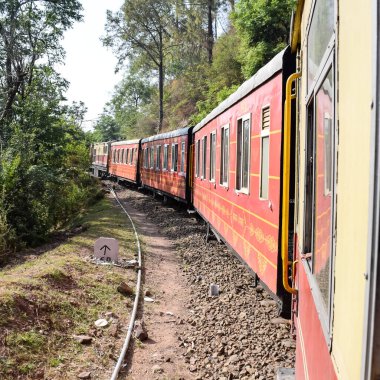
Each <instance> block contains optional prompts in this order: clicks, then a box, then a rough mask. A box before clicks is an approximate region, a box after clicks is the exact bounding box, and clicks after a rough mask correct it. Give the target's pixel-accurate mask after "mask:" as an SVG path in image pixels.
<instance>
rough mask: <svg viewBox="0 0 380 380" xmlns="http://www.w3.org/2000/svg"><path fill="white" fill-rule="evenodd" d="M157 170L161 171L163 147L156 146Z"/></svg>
mask: <svg viewBox="0 0 380 380" xmlns="http://www.w3.org/2000/svg"><path fill="white" fill-rule="evenodd" d="M156 170H161V145H157V146H156Z"/></svg>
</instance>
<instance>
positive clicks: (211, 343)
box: [118, 188, 295, 380]
mask: <svg viewBox="0 0 380 380" xmlns="http://www.w3.org/2000/svg"><path fill="white" fill-rule="evenodd" d="M118 196H119V198H120V201H121V202H123V201H126V200H127V201H128V203H129V204H130V205H131V206H132V207H133V208H135V209H137V210H138V211H140V212H143V213H144V214H145V215H146V218H147V220H149V221H151V222H152V223H154V224H155V225H157V226H158V228H159V229H160V231H161V232H162V234H164V235H165V236H167V237H168V238H169V239H170V240H171V241H173V243H174V245H175V246H176V250H177V254H178V255H179V257H180V260H181V262H182V265H181V266H182V270H183V272H184V273H185V276H186V279H187V284H186V285H187V287H188V288H189V297H188V299H187V301H186V305H185V306H186V308H187V314H186V318H185V319H184V320H182V321H180V323H183V324H184V325H185V328H184V332H183V333H182V334H181V335H180V336H178V348H179V349H180V350H181V352H182V355H183V356H184V359H185V361H186V363H187V365H188V369H189V371H190V372H191V373H192V374H194V377H195V378H197V379H243V380H244V379H245V380H247V379H258V380H264V379H274V378H275V376H276V373H277V370H278V368H280V367H287V368H292V367H293V368H294V358H295V348H294V347H295V342H294V340H293V336H292V334H291V331H290V323H289V321H287V320H284V319H282V318H278V317H277V315H278V311H277V305H276V302H275V301H274V300H272V299H271V297H270V295H269V293H267V292H266V291H265V289H263V288H262V287H261V286H258V287H255V286H254V279H253V277H252V275H251V274H250V273H249V272H248V270H247V268H246V267H245V266H243V265H242V264H241V263H240V262H239V261H238V260H237V259H236V258H235V257H234V256H233V255H232V254H231V253H230V252H229V251H228V249H227V248H226V247H225V246H224V245H222V244H219V243H218V242H216V241H211V242H209V243H208V244H206V243H205V238H204V237H205V233H206V228H205V226H204V224H203V222H202V221H200V220H199V219H197V218H196V217H195V216H194V215H192V216H189V215H188V214H187V212H186V210H185V209H184V208H182V207H181V206H180V205H179V204H175V203H173V204H172V205H170V204H169V205H165V206H163V205H162V204H161V203H160V201H159V200H157V199H153V198H152V197H151V196H149V195H146V194H143V193H141V192H137V191H135V190H130V189H125V188H118ZM210 284H217V285H218V286H219V288H220V294H219V296H217V297H209V287H210Z"/></svg>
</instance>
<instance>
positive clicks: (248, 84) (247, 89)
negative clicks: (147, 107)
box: [193, 48, 287, 133]
mask: <svg viewBox="0 0 380 380" xmlns="http://www.w3.org/2000/svg"><path fill="white" fill-rule="evenodd" d="M286 50H287V48H285V49H284V50H282V51H280V52H279V53H278V54H277V55H276V56H275V57H274V58H272V59H271V60H270V61H269V62H268V63H267V64H266V65H265V66H263V67H262V68H261V69H260V70H259V71H258V72H257V73H256V74H255V75H254V76H253V77H251V78H250V79H248V80H246V81H245V82H244V83H243V84H242V85H241V86H240V87H239V88H238V89H237V90H236V91H235V92H234V93H233V94H231V95H230V96H229V97H228V98H227V99H225V100H223V102H222V103H220V104H219V105H218V106H217V107H216V108H214V109H213V110H212V111H211V112H210V113H209V114H208V115H207V116H206V117H205V118H204V119H203V120H202V121H200V122H199V123H198V124H197V125H196V126H195V127H194V129H193V133H194V132H197V131H199V130H200V129H201V128H203V127H204V126H205V125H206V124H207V123H209V122H210V121H211V120H213V119H215V118H216V117H217V116H219V115H220V114H221V113H223V112H224V111H225V110H227V109H228V108H230V107H232V106H233V105H234V104H235V103H237V102H238V101H239V100H240V99H243V98H244V97H246V96H247V95H248V94H250V93H251V92H252V91H253V90H254V89H255V88H257V87H259V86H260V85H262V84H263V83H264V82H266V81H267V80H268V79H270V78H271V77H272V76H273V75H274V74H276V73H277V72H279V71H281V70H282V66H283V57H284V54H285V52H286Z"/></svg>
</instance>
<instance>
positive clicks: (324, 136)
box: [304, 57, 336, 343]
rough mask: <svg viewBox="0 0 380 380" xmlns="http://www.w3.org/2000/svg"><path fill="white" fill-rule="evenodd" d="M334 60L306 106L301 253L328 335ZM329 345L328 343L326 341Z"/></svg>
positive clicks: (331, 256)
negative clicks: (303, 215)
mask: <svg viewBox="0 0 380 380" xmlns="http://www.w3.org/2000/svg"><path fill="white" fill-rule="evenodd" d="M334 87H335V86H334V65H333V57H331V60H330V61H329V62H328V63H327V65H326V70H325V72H324V73H323V75H321V80H320V81H319V83H318V84H317V86H316V88H315V92H314V93H313V94H312V96H311V98H310V101H309V103H308V105H307V132H306V159H305V167H306V177H305V178H306V183H305V185H306V186H305V206H306V207H305V218H304V220H305V226H304V254H305V260H306V262H307V267H308V268H307V269H308V271H309V274H310V276H309V282H310V285H311V287H312V289H313V290H314V294H313V295H314V302H315V303H316V306H317V309H319V310H318V311H319V315H320V317H321V322H322V325H323V330H324V332H325V335H326V338H328V340H329V337H330V336H331V334H330V331H331V319H332V289H333V287H332V280H333V278H332V264H333V263H332V260H333V252H334V246H335V244H334V230H335V227H334V221H335V179H336V178H335V156H336V148H335V147H336V138H335V122H334V120H335V117H334V109H335V107H334V98H335V96H334ZM329 343H330V342H329Z"/></svg>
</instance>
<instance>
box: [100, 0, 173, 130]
mask: <svg viewBox="0 0 380 380" xmlns="http://www.w3.org/2000/svg"><path fill="white" fill-rule="evenodd" d="M174 10H175V7H173V4H171V3H170V1H166V0H126V1H125V3H124V6H123V7H122V10H121V11H119V12H117V13H115V14H112V13H111V12H108V13H107V24H106V37H105V38H104V44H105V45H106V46H112V47H113V49H114V51H115V53H116V55H117V57H118V59H119V64H123V63H124V61H125V60H126V58H129V59H130V62H131V63H130V64H131V65H135V67H139V68H142V67H145V68H146V69H148V70H150V71H153V72H156V73H158V89H159V103H160V106H159V122H158V131H161V129H162V125H163V119H164V109H163V97H164V83H165V69H166V62H167V58H168V55H169V54H170V53H171V50H172V48H173V47H174V46H175V45H176V41H175V39H174V37H173V30H174V28H175V12H174Z"/></svg>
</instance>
